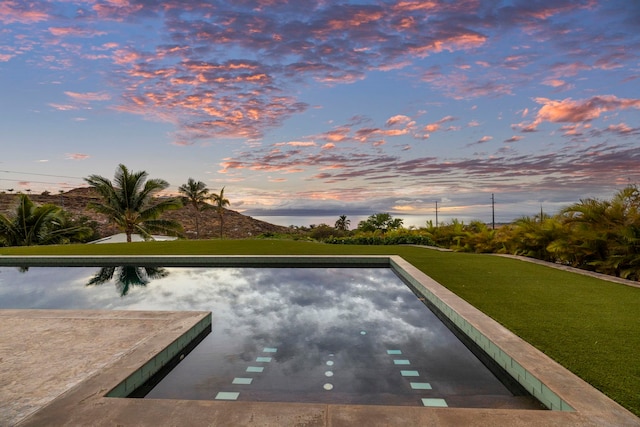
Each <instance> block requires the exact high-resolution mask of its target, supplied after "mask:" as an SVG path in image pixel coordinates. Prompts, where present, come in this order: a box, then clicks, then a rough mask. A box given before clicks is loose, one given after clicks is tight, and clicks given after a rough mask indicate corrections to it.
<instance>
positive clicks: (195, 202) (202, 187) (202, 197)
mask: <svg viewBox="0 0 640 427" xmlns="http://www.w3.org/2000/svg"><path fill="white" fill-rule="evenodd" d="M178 191H179V192H180V193H181V194H182V195H183V197H182V203H184V204H188V205H190V206H191V208H192V209H193V211H194V213H195V215H194V218H195V221H196V239H198V238H200V212H201V211H203V210H204V209H207V208H208V207H209V205H208V204H207V200H208V199H209V197H210V196H209V189H208V188H207V184H205V183H204V182H202V181H195V180H194V179H193V178H189V180H188V181H187V183H186V184H182V185H181V186H180V187H179V188H178Z"/></svg>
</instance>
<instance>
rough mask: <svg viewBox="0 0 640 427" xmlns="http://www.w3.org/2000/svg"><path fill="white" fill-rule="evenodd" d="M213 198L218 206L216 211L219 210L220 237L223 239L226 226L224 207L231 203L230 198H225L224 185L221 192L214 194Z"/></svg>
mask: <svg viewBox="0 0 640 427" xmlns="http://www.w3.org/2000/svg"><path fill="white" fill-rule="evenodd" d="M211 200H212V201H213V204H214V206H215V207H216V212H218V216H219V217H220V238H221V239H222V230H223V227H224V207H225V206H229V205H230V204H231V203H230V202H229V199H225V198H224V187H222V190H220V194H215V193H214V194H212V195H211Z"/></svg>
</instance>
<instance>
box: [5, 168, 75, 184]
mask: <svg viewBox="0 0 640 427" xmlns="http://www.w3.org/2000/svg"><path fill="white" fill-rule="evenodd" d="M0 172H4V173H17V174H21V175H36V176H49V177H52V178H71V179H84V178H81V177H77V176H68V175H50V174H46V173H35V172H16V171H6V170H0ZM7 181H10V180H7ZM14 181H16V180H14ZM21 181H22V180H21ZM33 182H36V181H33ZM45 184H48V183H45Z"/></svg>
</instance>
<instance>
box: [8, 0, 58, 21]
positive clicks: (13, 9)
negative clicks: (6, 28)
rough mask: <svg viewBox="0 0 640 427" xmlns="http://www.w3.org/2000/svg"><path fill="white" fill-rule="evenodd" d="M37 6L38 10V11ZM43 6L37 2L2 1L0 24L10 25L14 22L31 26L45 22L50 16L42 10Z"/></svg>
mask: <svg viewBox="0 0 640 427" xmlns="http://www.w3.org/2000/svg"><path fill="white" fill-rule="evenodd" d="M38 6H39V7H40V9H38ZM44 6H45V5H44V4H40V3H39V2H26V1H14V0H2V2H0V22H3V23H4V24H12V23H14V22H19V23H21V24H32V23H36V22H42V21H46V20H47V19H49V17H50V15H49V13H47V11H46V10H44V9H45V7H44Z"/></svg>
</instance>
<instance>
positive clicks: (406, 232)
mask: <svg viewBox="0 0 640 427" xmlns="http://www.w3.org/2000/svg"><path fill="white" fill-rule="evenodd" d="M345 221H347V219H346V217H344V218H342V217H341V219H339V222H336V225H335V226H334V227H329V226H326V225H321V226H319V227H316V229H315V232H316V234H317V235H322V236H323V238H322V240H323V241H325V242H327V243H336V244H428V245H432V246H437V247H441V248H448V249H452V250H454V251H461V252H475V253H498V254H511V255H521V256H526V257H531V258H536V259H540V260H544V261H549V262H554V263H559V264H563V265H568V266H572V267H577V268H580V269H584V270H590V271H595V272H599V273H604V274H608V275H612V276H617V277H621V278H625V279H631V280H640V190H639V189H638V187H637V186H636V185H629V186H627V187H625V188H624V189H622V190H620V191H618V192H617V193H616V194H615V195H614V196H613V197H612V198H611V199H610V200H599V199H595V198H587V199H582V200H580V201H579V202H578V203H574V204H572V205H570V206H567V207H565V208H564V209H562V210H561V211H560V212H559V213H558V214H556V215H546V214H544V213H543V212H541V213H540V214H538V215H534V216H524V217H521V218H518V219H517V220H515V221H514V222H512V223H510V224H506V225H503V226H501V227H498V228H496V229H493V228H492V227H490V226H489V225H487V224H485V223H484V222H481V221H472V222H470V223H469V224H465V223H464V222H462V221H458V220H456V219H454V220H452V221H451V223H448V224H444V223H443V224H434V223H433V222H432V221H428V222H426V226H425V227H420V228H417V229H406V228H403V227H402V226H401V223H400V224H397V223H394V222H393V221H390V216H389V214H375V215H372V216H370V217H369V218H368V219H367V220H366V221H363V222H360V223H359V224H358V227H357V228H356V229H355V230H352V231H345V230H344V228H343V227H341V224H344V222H345ZM389 224H392V226H389ZM329 229H332V230H334V231H333V233H332V232H331V231H330V230H329ZM313 232H314V230H312V233H313Z"/></svg>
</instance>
